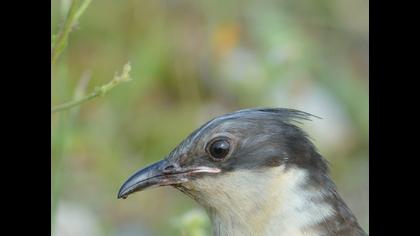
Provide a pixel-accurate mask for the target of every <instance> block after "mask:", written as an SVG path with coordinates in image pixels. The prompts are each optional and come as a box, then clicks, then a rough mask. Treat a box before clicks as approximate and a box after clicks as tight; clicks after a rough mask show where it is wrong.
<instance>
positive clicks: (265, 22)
mask: <svg viewBox="0 0 420 236" xmlns="http://www.w3.org/2000/svg"><path fill="white" fill-rule="evenodd" d="M51 3H52V11H51V33H52V34H55V33H56V32H58V30H59V29H60V26H61V25H62V24H63V22H64V20H65V17H66V14H67V12H68V8H69V5H70V1H69V0H66V1H59V0H53V1H52V2H51ZM368 5H369V2H368V1H364V0H352V1H345V0H316V1H303V0H283V1H281V0H278V1H269V0H264V1H247V0H241V1H239V0H237V1H220V0H217V1H216V0H212V1H204V0H190V1H186V0H161V1H159V0H142V1H141V0H118V1H110V0H101V1H92V2H91V4H90V5H89V6H88V8H87V9H86V11H85V12H84V13H83V15H82V16H81V17H80V19H79V21H78V23H77V24H76V26H75V27H73V30H72V32H71V34H70V36H69V42H68V45H67V48H66V49H65V50H64V51H63V54H62V55H61V56H60V58H59V59H58V61H57V63H56V64H55V65H54V66H53V67H52V72H51V75H52V79H51V83H52V91H51V96H52V105H57V104H61V103H63V102H66V101H69V100H71V99H72V98H73V96H74V94H75V91H79V92H80V91H81V90H80V88H82V87H83V85H84V84H85V85H86V89H85V90H86V92H90V91H93V90H94V88H95V87H96V86H100V85H102V84H105V83H107V82H108V81H110V80H111V79H112V78H113V76H114V74H115V73H116V72H117V71H118V72H119V71H121V69H122V67H123V65H124V64H125V63H126V62H127V61H130V62H131V66H132V71H131V77H132V78H133V80H132V81H130V82H129V83H123V84H121V85H119V86H118V87H116V88H114V89H113V90H112V91H110V92H109V93H108V94H106V96H104V97H99V98H95V99H94V100H91V101H89V102H87V103H84V104H83V105H81V106H80V108H75V109H72V110H69V111H64V112H59V113H54V114H52V116H51V121H52V123H51V126H52V144H51V150H52V152H51V155H52V158H51V163H52V171H51V176H52V188H51V189H52V199H53V201H52V205H53V207H52V220H53V227H54V228H53V232H55V233H56V235H63V236H64V235H79V236H83V235H89V236H95V235H117V236H131V235H192V236H194V235H197V236H198V235H210V229H209V226H208V219H207V217H206V216H205V214H204V213H203V211H202V210H201V208H200V207H199V206H198V205H197V204H196V203H194V201H192V200H191V199H189V198H188V197H187V196H184V195H183V194H182V193H181V192H178V191H177V190H175V189H173V188H170V187H165V188H157V189H153V190H149V191H146V192H142V193H138V194H135V195H133V196H132V197H130V198H128V199H127V200H117V198H116V195H117V191H118V189H119V187H120V185H121V184H122V183H123V182H124V181H125V180H126V178H127V177H128V176H129V175H131V174H132V173H133V172H134V171H136V170H137V169H139V168H140V167H143V166H145V165H147V164H149V163H151V162H154V161H156V160H159V159H161V158H163V157H165V155H166V154H168V153H169V152H170V151H171V150H172V149H173V148H174V147H176V145H177V144H178V143H179V142H181V140H182V139H183V138H185V137H186V136H187V135H188V134H189V133H190V132H192V131H193V130H194V129H195V128H198V127H199V125H201V124H202V123H203V122H205V121H207V120H209V119H210V118H212V117H214V116H217V115H221V114H223V113H226V112H231V111H234V110H238V109H242V108H249V107H261V106H264V107H266V106H269V107H290V108H295V109H300V110H303V111H306V112H309V113H312V114H315V115H317V116H321V117H322V118H323V119H315V120H314V121H312V122H307V123H306V124H304V128H305V129H306V130H307V131H308V133H309V134H310V135H311V136H312V137H313V140H314V142H315V144H316V145H317V146H318V149H319V151H320V152H321V154H322V155H323V156H325V158H327V159H328V161H329V162H330V166H331V175H332V177H333V179H334V180H335V181H336V183H337V186H338V190H339V192H340V193H341V194H342V196H343V198H344V199H345V200H346V201H347V202H348V204H349V207H350V208H351V209H352V210H353V211H354V213H355V215H356V217H358V219H359V221H360V223H361V224H362V226H363V228H364V229H365V230H367V231H368V230H369V218H368V214H369V199H368V198H369V192H368V187H369V172H368V169H369V163H368V159H369V155H368V153H369V148H368V147H369V146H368V135H369V133H368V118H369V113H368V110H369V107H368V100H369V93H368V90H369V86H368V84H369V78H368V72H369V63H368V59H369V54H368V49H369V27H368V23H369V17H368V10H369V7H368ZM78 88H79V89H78ZM56 210H57V211H56Z"/></svg>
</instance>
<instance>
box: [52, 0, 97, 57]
mask: <svg viewBox="0 0 420 236" xmlns="http://www.w3.org/2000/svg"><path fill="white" fill-rule="evenodd" d="M91 1H92V0H84V1H83V3H82V4H81V5H80V7H79V8H77V5H78V2H79V1H78V0H73V1H72V2H71V5H70V9H69V12H68V14H67V17H66V20H65V22H64V25H63V27H62V28H61V29H60V32H59V33H58V36H57V38H54V39H53V41H52V45H51V65H55V63H56V61H57V58H58V57H59V56H60V54H61V52H62V51H63V49H64V48H65V47H66V46H67V40H68V36H69V34H70V32H71V29H72V28H73V26H74V25H75V24H76V22H77V20H78V19H79V17H80V16H81V15H82V14H83V12H84V11H85V10H86V8H87V7H88V6H89V4H90V3H91Z"/></svg>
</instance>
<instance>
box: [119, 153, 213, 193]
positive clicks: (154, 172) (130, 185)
mask: <svg viewBox="0 0 420 236" xmlns="http://www.w3.org/2000/svg"><path fill="white" fill-rule="evenodd" d="M219 172H220V170H219V169H217V168H209V167H197V168H181V167H179V166H177V165H174V164H171V163H170V162H168V161H167V160H166V159H165V160H162V161H159V162H156V163H154V164H151V165H149V166H148V167H146V168H143V169H141V170H139V171H137V172H136V173H134V174H133V175H132V176H131V177H130V178H128V180H127V181H125V182H124V184H123V185H122V186H121V188H120V191H118V198H127V196H128V195H130V194H132V193H134V192H138V191H141V190H144V189H146V188H150V187H158V186H166V185H175V184H180V183H184V182H187V181H189V180H190V179H191V177H192V176H193V175H194V174H196V173H219Z"/></svg>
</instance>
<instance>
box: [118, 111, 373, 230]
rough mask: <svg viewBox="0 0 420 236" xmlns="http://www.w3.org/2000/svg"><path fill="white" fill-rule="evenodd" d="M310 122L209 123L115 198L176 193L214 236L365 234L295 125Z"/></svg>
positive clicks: (250, 114) (282, 115) (242, 117)
mask: <svg viewBox="0 0 420 236" xmlns="http://www.w3.org/2000/svg"><path fill="white" fill-rule="evenodd" d="M313 117H317V116H315V115H312V114H309V113H307V112H303V111H300V110H295V109H291V108H248V109H243V110H239V111H235V112H232V113H228V114H224V115H221V116H218V117H215V118H213V119H212V120H210V121H208V122H207V123H205V124H204V125H202V126H201V127H200V128H198V129H197V130H195V131H194V132H192V133H191V134H190V135H189V136H188V137H187V138H186V139H185V140H183V141H182V142H181V143H180V144H179V145H178V146H177V147H176V148H174V149H173V150H172V151H171V152H170V153H169V154H168V155H167V156H166V157H165V158H164V159H163V160H161V161H158V162H156V163H154V164H151V165H149V166H147V167H145V168H143V169H140V170H139V171H137V172H135V173H134V174H133V175H132V176H131V177H129V178H128V179H127V180H126V181H125V182H124V183H123V185H122V186H121V188H120V190H119V192H118V198H119V199H120V198H123V199H125V198H127V196H128V195H130V194H133V193H135V192H138V191H141V190H144V189H149V188H153V187H158V186H172V187H175V188H176V189H178V190H180V191H181V192H183V193H184V194H186V195H187V196H189V197H190V198H192V199H193V200H195V201H196V202H197V203H198V204H199V205H201V206H202V207H203V208H204V209H205V211H206V213H207V215H208V216H209V218H210V222H211V227H212V232H213V235H215V236H254V235H256V236H259V235H261V236H274V235H275V236H300V235H308V236H312V235H314V236H315V235H317V236H321V235H322V236H333V235H334V236H336V235H340V236H359V235H367V234H366V232H365V231H364V230H363V229H362V228H361V226H360V224H359V223H358V221H357V219H356V217H355V216H354V214H353V213H352V212H351V210H350V209H349V207H348V206H347V204H346V203H345V202H344V201H343V199H342V198H341V196H340V195H339V194H338V192H337V187H336V185H335V183H334V182H333V180H332V179H331V177H330V176H329V164H328V162H327V160H326V159H325V158H324V157H323V156H322V155H321V154H319V152H318V151H317V148H316V147H315V145H314V144H313V143H312V141H311V138H310V137H309V135H308V134H307V133H306V132H305V131H304V130H303V129H302V128H300V127H299V124H301V123H302V122H303V121H307V120H312V118H313ZM318 118H319V117H318Z"/></svg>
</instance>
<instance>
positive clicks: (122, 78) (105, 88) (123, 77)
mask: <svg viewBox="0 0 420 236" xmlns="http://www.w3.org/2000/svg"><path fill="white" fill-rule="evenodd" d="M130 70H131V66H130V64H129V63H127V64H125V65H124V67H123V71H122V72H121V74H120V75H115V76H114V78H113V79H112V80H111V81H110V82H108V83H107V84H104V85H102V86H101V87H97V88H96V89H95V90H94V91H93V92H92V93H91V94H89V95H87V96H84V97H81V98H78V99H75V100H73V101H70V102H66V103H63V104H61V105H57V106H55V107H53V108H51V112H52V113H54V112H58V111H63V110H66V109H70V108H72V107H75V106H77V105H80V104H82V103H84V102H86V101H89V100H91V99H93V98H95V97H98V96H104V95H105V94H106V93H107V92H109V91H110V90H111V89H113V88H114V87H115V86H117V85H118V84H120V83H121V82H127V81H130V80H131V78H130Z"/></svg>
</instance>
